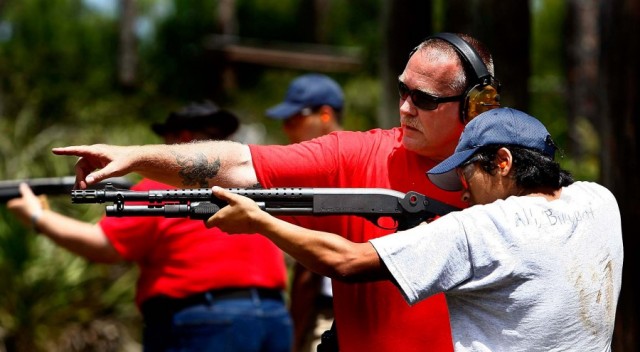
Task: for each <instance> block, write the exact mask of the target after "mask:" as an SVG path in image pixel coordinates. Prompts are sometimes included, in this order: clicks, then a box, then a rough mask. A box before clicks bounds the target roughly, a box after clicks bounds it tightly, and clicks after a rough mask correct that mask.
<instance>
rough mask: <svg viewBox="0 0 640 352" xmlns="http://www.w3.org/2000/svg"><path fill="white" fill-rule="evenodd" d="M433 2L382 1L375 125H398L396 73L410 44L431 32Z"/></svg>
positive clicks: (403, 61) (399, 70) (401, 68)
mask: <svg viewBox="0 0 640 352" xmlns="http://www.w3.org/2000/svg"><path fill="white" fill-rule="evenodd" d="M431 8H432V2H431V1H424V0H386V1H384V2H383V22H384V24H383V28H384V33H383V47H384V50H382V58H381V60H380V62H381V68H380V72H381V77H382V93H381V97H380V101H381V107H380V114H379V115H378V125H379V127H382V128H389V127H393V126H398V125H399V119H400V117H399V115H398V84H397V82H398V76H399V75H400V74H401V73H402V71H403V70H404V67H405V65H406V64H407V59H408V57H409V52H410V51H411V49H413V47H415V46H416V45H418V44H420V42H422V40H423V39H424V38H426V37H428V36H429V35H431V34H433V33H432V32H433V31H432V21H431V16H432V10H431Z"/></svg>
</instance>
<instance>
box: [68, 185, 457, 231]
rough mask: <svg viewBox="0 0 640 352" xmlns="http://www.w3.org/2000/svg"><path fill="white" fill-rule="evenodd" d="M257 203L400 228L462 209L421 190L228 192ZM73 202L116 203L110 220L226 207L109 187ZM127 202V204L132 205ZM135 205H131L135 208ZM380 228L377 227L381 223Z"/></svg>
mask: <svg viewBox="0 0 640 352" xmlns="http://www.w3.org/2000/svg"><path fill="white" fill-rule="evenodd" d="M228 190H229V191H230V192H233V193H236V194H239V195H243V196H245V197H248V198H251V199H253V200H254V201H255V202H256V203H257V204H258V206H259V207H260V208H261V209H262V210H264V211H266V212H268V213H270V214H272V215H290V216H300V215H311V216H326V215H355V216H360V217H363V218H365V219H367V220H369V221H371V222H373V223H374V224H376V225H378V223H379V219H380V218H383V217H391V218H393V219H394V220H395V222H396V224H397V229H398V230H404V229H408V228H411V227H414V226H416V225H418V224H420V223H421V222H423V221H429V220H431V219H433V218H435V217H437V216H440V215H445V214H447V213H449V212H451V211H456V210H459V209H458V208H455V207H453V206H450V205H448V204H445V203H442V202H440V201H436V200H433V199H431V198H428V197H426V196H424V195H422V194H420V193H417V192H408V193H402V192H397V191H393V190H389V189H383V188H268V189H247V188H229V189H228ZM71 201H72V203H76V204H78V203H113V204H112V205H107V206H106V214H107V216H117V217H122V216H162V217H166V218H191V219H199V220H207V219H208V218H209V217H211V216H213V215H214V214H215V213H216V212H217V211H218V210H220V208H222V207H224V206H226V205H227V203H226V202H225V201H222V200H220V199H218V198H216V197H215V196H214V195H213V194H212V192H211V189H210V188H197V189H171V190H150V191H129V190H126V189H118V188H115V187H113V186H112V185H109V184H107V185H106V186H105V187H104V189H93V190H73V191H71ZM128 203H129V204H128ZM131 203H133V204H131ZM378 226H379V225H378Z"/></svg>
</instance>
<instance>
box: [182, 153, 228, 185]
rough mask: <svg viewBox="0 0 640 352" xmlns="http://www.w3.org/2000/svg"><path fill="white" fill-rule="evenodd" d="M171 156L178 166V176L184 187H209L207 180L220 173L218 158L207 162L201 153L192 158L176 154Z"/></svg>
mask: <svg viewBox="0 0 640 352" xmlns="http://www.w3.org/2000/svg"><path fill="white" fill-rule="evenodd" d="M173 155H174V156H175V158H176V163H177V164H178V165H179V166H180V171H179V172H178V175H180V177H181V178H182V183H183V184H184V185H185V186H194V185H196V186H198V187H202V188H205V187H209V181H208V180H210V179H212V178H214V177H216V175H218V172H219V171H220V158H217V159H216V160H214V161H213V162H209V161H208V160H207V157H206V156H205V155H204V154H202V153H199V154H196V155H195V156H193V157H187V156H184V155H181V154H178V153H173Z"/></svg>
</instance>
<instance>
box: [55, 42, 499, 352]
mask: <svg viewBox="0 0 640 352" xmlns="http://www.w3.org/2000/svg"><path fill="white" fill-rule="evenodd" d="M495 86H496V84H495V82H494V80H493V60H492V58H491V55H490V53H489V51H488V50H487V49H486V48H485V47H484V46H483V45H482V44H481V43H480V42H478V41H477V40H475V39H474V38H472V37H470V36H468V35H454V34H452V33H439V34H436V35H434V36H431V37H429V38H427V39H426V40H425V41H423V42H422V43H421V44H420V45H418V46H417V47H416V48H415V49H414V50H413V51H412V52H411V55H410V57H409V61H408V62H407V65H406V67H405V69H404V71H403V72H402V74H400V76H399V77H398V89H399V93H400V99H399V103H398V107H399V115H400V127H396V128H391V129H384V130H383V129H373V130H370V131H366V132H351V131H340V132H333V133H330V134H328V135H326V136H323V137H319V138H316V139H313V140H310V141H307V142H302V143H297V144H291V145H286V146H279V145H273V146H261V145H244V144H240V143H231V142H208V143H197V144H179V145H172V146H152V145H146V146H113V145H93V146H69V147H62V148H54V149H53V152H54V153H55V154H58V155H74V156H79V157H80V159H79V160H78V162H77V163H76V183H77V185H76V186H77V187H80V188H86V186H87V185H88V184H93V183H95V182H98V181H100V180H103V179H105V178H108V177H113V176H122V175H125V174H127V173H129V172H140V173H141V174H143V175H145V176H147V177H151V178H154V179H157V180H161V181H163V182H167V183H170V184H173V185H176V186H185V185H187V184H188V182H190V180H191V178H192V177H196V178H198V179H199V180H200V181H201V182H203V183H208V184H209V185H210V186H220V187H253V186H255V185H256V184H260V185H261V186H262V187H265V188H272V187H318V188H321V187H368V188H387V189H392V190H396V191H400V192H405V193H406V192H408V191H416V192H419V193H422V194H426V195H428V196H429V197H431V198H434V199H437V200H440V201H443V202H446V203H449V204H450V205H453V206H457V207H460V208H463V207H465V203H464V202H462V201H461V197H460V195H461V194H460V192H459V191H458V192H452V191H445V190H442V189H440V188H438V187H436V186H435V185H434V184H432V183H431V182H428V181H427V182H425V170H430V169H431V168H433V167H434V166H435V165H437V164H438V163H439V162H440V161H442V160H444V159H446V158H447V157H449V156H450V155H451V154H453V151H454V150H455V147H456V145H457V143H458V139H459V138H460V134H461V132H462V130H463V128H464V126H465V124H466V123H467V122H468V121H469V119H471V118H473V117H474V116H475V115H476V114H477V113H478V112H482V110H487V109H491V108H494V107H496V106H497V105H498V104H497V98H498V97H497V96H496V92H497V88H496V87H495ZM484 98H487V99H484ZM185 161H186V162H187V163H185ZM185 165H187V166H189V168H187V167H185ZM194 165H195V166H197V167H195V168H194ZM96 169H98V170H96ZM436 221H438V220H436ZM380 225H381V226H380V227H378V226H376V225H375V224H373V223H371V222H369V221H367V220H364V219H362V218H359V217H354V216H341V217H336V218H335V219H331V220H328V219H327V228H332V230H331V231H327V230H328V229H325V231H327V232H332V233H337V234H339V235H341V236H343V237H345V238H347V239H348V240H350V241H352V242H359V243H364V242H368V241H369V240H371V239H374V238H378V237H382V236H385V235H388V234H390V233H392V232H393V229H391V227H392V226H393V224H390V223H382V224H380ZM333 309H334V314H335V324H336V327H337V335H338V345H339V348H340V351H341V352H352V351H355V352H360V351H403V352H408V351H425V350H429V351H452V350H453V343H452V337H451V329H450V324H449V314H448V309H447V304H446V300H445V298H444V296H443V295H442V294H437V295H434V296H431V297H429V298H428V299H425V300H423V301H421V302H420V303H418V304H416V305H414V306H411V307H410V306H409V305H408V304H407V303H406V302H405V301H404V299H403V297H402V295H401V294H400V293H399V292H398V290H397V289H396V288H395V286H394V285H393V284H392V283H391V282H389V281H382V282H372V283H355V284H350V283H343V282H337V281H334V282H333ZM323 344H324V343H323Z"/></svg>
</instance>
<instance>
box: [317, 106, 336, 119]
mask: <svg viewBox="0 0 640 352" xmlns="http://www.w3.org/2000/svg"><path fill="white" fill-rule="evenodd" d="M333 118H334V117H333V109H332V108H331V107H330V106H329V105H322V106H321V107H320V120H321V121H322V122H323V123H328V122H330V121H331V119H333Z"/></svg>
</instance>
